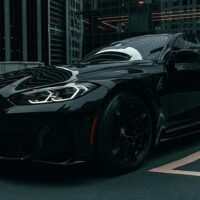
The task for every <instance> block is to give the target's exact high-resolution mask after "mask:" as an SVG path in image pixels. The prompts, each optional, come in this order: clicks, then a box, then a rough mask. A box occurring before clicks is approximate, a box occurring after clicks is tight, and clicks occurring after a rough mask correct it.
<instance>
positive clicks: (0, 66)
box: [0, 62, 44, 74]
mask: <svg viewBox="0 0 200 200" xmlns="http://www.w3.org/2000/svg"><path fill="white" fill-rule="evenodd" d="M43 66H44V63H40V62H0V74H4V73H7V72H11V71H17V70H21V69H27V68H33V67H43Z"/></svg>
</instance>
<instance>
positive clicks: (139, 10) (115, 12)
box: [83, 0, 200, 54]
mask: <svg viewBox="0 0 200 200" xmlns="http://www.w3.org/2000/svg"><path fill="white" fill-rule="evenodd" d="M84 5H85V9H84V12H83V13H84V30H85V34H84V41H85V43H84V54H87V53H88V52H90V51H91V50H94V49H95V48H98V47H99V46H102V45H105V44H109V43H111V42H114V41H117V40H121V39H124V38H128V37H132V36H138V35H144V34H155V33H177V32H187V33H194V34H200V0H84Z"/></svg>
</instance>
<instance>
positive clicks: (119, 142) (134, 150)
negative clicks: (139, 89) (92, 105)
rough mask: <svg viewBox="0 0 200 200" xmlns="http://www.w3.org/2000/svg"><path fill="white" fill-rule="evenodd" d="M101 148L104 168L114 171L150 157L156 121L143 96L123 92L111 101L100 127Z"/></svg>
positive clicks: (132, 167)
mask: <svg viewBox="0 0 200 200" xmlns="http://www.w3.org/2000/svg"><path fill="white" fill-rule="evenodd" d="M98 130H99V131H98V147H99V149H98V150H99V154H100V158H101V161H103V162H102V163H103V165H104V167H106V169H108V170H110V171H112V172H122V173H123V172H126V171H129V170H132V169H134V168H135V167H137V166H138V165H139V164H141V163H142V161H143V160H144V159H145V157H146V156H147V154H148V152H149V150H150V147H151V143H152V123H151V116H150V113H149V110H148V108H147V106H146V104H145V103H144V101H143V99H142V98H141V97H139V96H137V95H134V94H132V93H130V92H122V93H120V94H118V95H116V96H114V97H113V98H111V99H110V101H108V103H107V104H106V106H105V109H104V111H103V113H102V115H101V119H100V122H99V127H98Z"/></svg>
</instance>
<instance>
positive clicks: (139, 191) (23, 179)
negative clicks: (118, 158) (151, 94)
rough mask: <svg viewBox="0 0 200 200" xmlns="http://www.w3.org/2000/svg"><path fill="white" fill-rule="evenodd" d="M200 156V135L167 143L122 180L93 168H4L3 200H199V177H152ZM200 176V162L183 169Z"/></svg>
mask: <svg viewBox="0 0 200 200" xmlns="http://www.w3.org/2000/svg"><path fill="white" fill-rule="evenodd" d="M198 151H200V135H199V136H192V137H187V138H184V139H178V140H174V141H171V142H165V143H163V144H161V145H160V146H159V147H158V148H156V149H155V150H154V151H153V152H152V153H151V154H150V156H149V158H148V159H147V160H146V162H144V164H143V165H142V166H141V167H140V168H139V169H137V170H135V171H133V172H130V173H128V174H124V175H120V176H108V175H105V174H102V173H100V172H99V171H100V170H99V169H98V168H95V167H93V166H92V165H91V164H90V163H83V164H78V165H73V166H57V165H47V164H38V163H13V162H1V163H0V200H18V199H19V200H32V199H33V200H61V199H62V200H106V199H108V200H165V199H166V200H175V199H177V200H178V199H181V200H197V199H199V198H200V193H199V190H200V176H198V173H197V176H196V175H182V174H176V173H175V174H171V173H167V172H166V173H160V172H152V171H151V170H152V169H155V168H159V167H160V166H161V167H162V166H163V165H164V166H165V165H166V164H169V163H174V162H176V161H177V160H180V159H184V158H185V157H188V156H190V155H193V154H194V155H195V153H196V152H198ZM178 171H179V172H181V171H187V172H190V171H195V172H199V173H200V159H197V160H195V161H194V162H191V163H190V162H189V163H187V164H186V165H182V166H180V167H178Z"/></svg>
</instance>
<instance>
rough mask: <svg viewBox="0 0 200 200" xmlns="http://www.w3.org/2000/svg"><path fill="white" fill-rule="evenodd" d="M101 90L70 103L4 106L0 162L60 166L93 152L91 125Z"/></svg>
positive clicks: (103, 92) (0, 117)
mask: <svg viewBox="0 0 200 200" xmlns="http://www.w3.org/2000/svg"><path fill="white" fill-rule="evenodd" d="M106 94H107V89H106V88H105V87H99V88H97V89H96V90H94V91H92V92H90V93H88V94H86V95H84V96H82V97H80V98H77V99H74V100H71V101H66V102H61V103H53V104H41V105H26V106H17V105H14V106H9V105H8V106H7V107H4V109H3V110H0V159H8V160H10V159H11V160H13V159H14V160H37V161H46V162H54V163H63V162H66V161H70V160H73V161H75V160H85V159H87V158H89V157H91V156H92V155H93V153H94V150H93V145H91V144H90V134H91V128H92V122H93V120H94V117H95V116H96V113H97V112H98V109H99V108H100V105H101V101H102V99H103V98H104V97H105V95H106Z"/></svg>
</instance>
